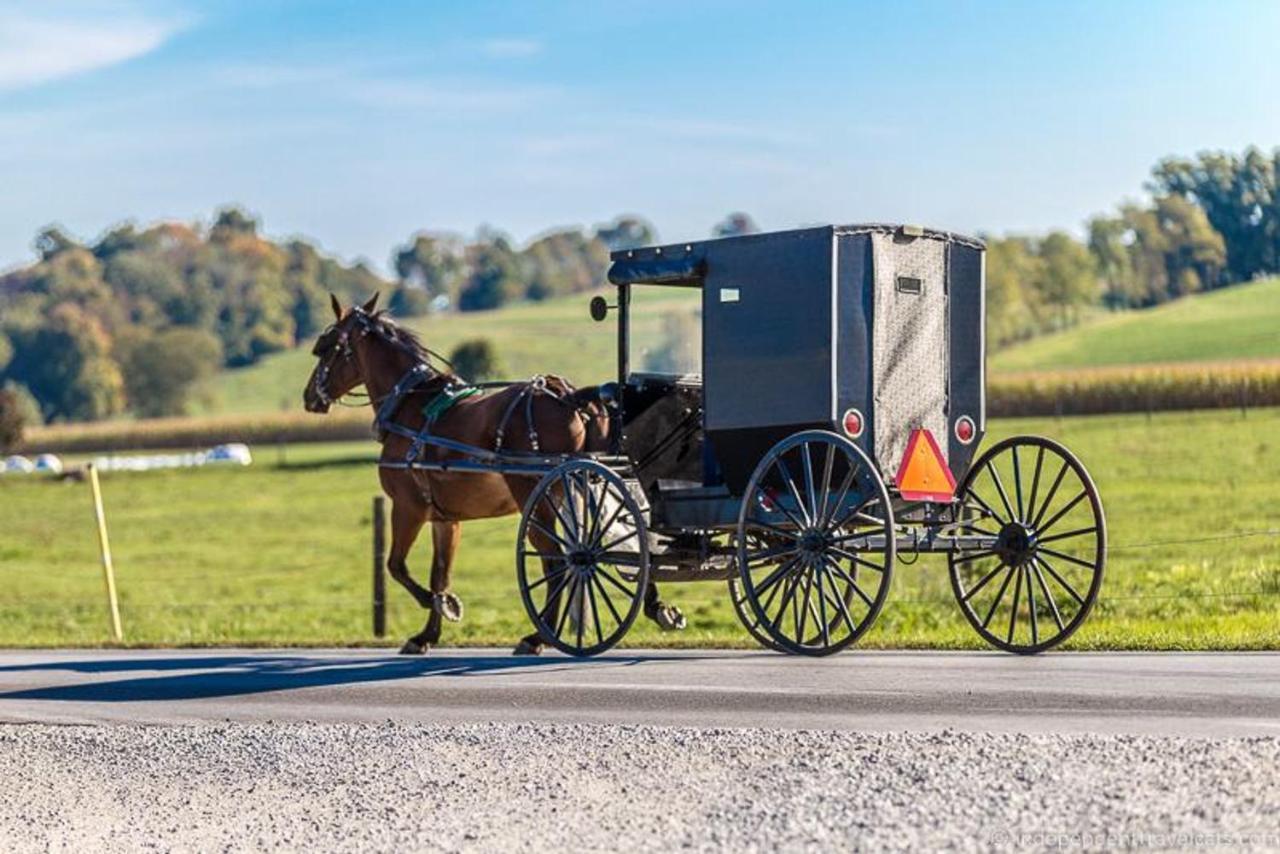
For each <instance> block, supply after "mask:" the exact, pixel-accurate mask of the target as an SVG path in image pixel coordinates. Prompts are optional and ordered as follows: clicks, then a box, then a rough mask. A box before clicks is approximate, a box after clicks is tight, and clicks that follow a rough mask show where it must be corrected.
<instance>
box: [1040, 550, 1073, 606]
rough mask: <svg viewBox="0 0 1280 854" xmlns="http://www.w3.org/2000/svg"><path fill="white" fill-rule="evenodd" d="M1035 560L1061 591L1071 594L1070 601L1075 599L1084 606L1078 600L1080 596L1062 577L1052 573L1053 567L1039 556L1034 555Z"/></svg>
mask: <svg viewBox="0 0 1280 854" xmlns="http://www.w3.org/2000/svg"><path fill="white" fill-rule="evenodd" d="M1035 560H1037V561H1039V562H1040V565H1041V566H1043V567H1044V571H1045V572H1047V573H1049V575H1050V576H1051V577H1052V578H1053V580H1054V581H1056V582H1058V584H1059V585H1060V586H1061V587H1062V589H1063V590H1066V591H1067V592H1068V593H1070V594H1071V598H1072V599H1075V600H1076V601H1077V602H1079V603H1080V604H1081V605H1083V604H1084V600H1083V599H1081V598H1080V594H1079V593H1077V592H1076V589H1075V588H1074V587H1072V586H1071V585H1070V584H1068V583H1067V582H1066V581H1064V580H1063V578H1062V576H1061V575H1058V573H1057V572H1055V571H1054V569H1053V566H1052V565H1050V563H1049V561H1047V560H1045V559H1044V558H1043V557H1041V556H1040V555H1036V556H1035Z"/></svg>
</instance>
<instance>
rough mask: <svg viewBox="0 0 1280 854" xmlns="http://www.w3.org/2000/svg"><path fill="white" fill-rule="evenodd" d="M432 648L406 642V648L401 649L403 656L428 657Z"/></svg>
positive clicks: (409, 641)
mask: <svg viewBox="0 0 1280 854" xmlns="http://www.w3.org/2000/svg"><path fill="white" fill-rule="evenodd" d="M428 649H430V647H429V646H428V645H426V644H420V643H414V642H413V641H411V640H407V641H405V642H404V646H402V647H400V654H401V655H426V654H427V650H428Z"/></svg>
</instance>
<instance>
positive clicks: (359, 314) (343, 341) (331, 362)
mask: <svg viewBox="0 0 1280 854" xmlns="http://www.w3.org/2000/svg"><path fill="white" fill-rule="evenodd" d="M329 302H330V304H331V305H332V306H333V316H334V322H333V323H332V324H330V325H329V327H328V328H327V329H325V330H324V331H323V332H321V333H320V337H319V338H317V339H316V343H315V346H314V347H312V348H311V354H312V355H313V356H315V357H316V366H315V368H314V369H312V371H311V377H310V378H309V379H308V380H307V385H306V388H304V389H303V391H302V402H303V405H304V406H305V407H306V410H307V411H308V412H317V413H322V414H323V413H325V412H328V411H329V408H330V407H331V406H333V404H334V403H335V402H336V401H338V400H339V399H340V398H342V397H343V396H344V395H346V394H348V393H349V392H350V391H351V390H352V389H354V388H355V387H356V386H358V385H362V384H363V383H364V374H363V371H362V370H361V367H360V362H359V359H358V358H357V357H356V350H355V346H354V345H355V341H356V339H357V338H359V337H360V336H362V335H363V334H365V332H367V331H368V326H367V324H368V321H369V318H370V316H371V315H372V313H373V310H374V307H375V306H376V305H377V304H378V295H377V294H374V295H373V298H372V299H370V300H369V301H368V302H366V303H365V304H364V305H362V306H353V307H352V308H350V309H348V310H344V309H343V308H342V304H341V303H339V302H338V298H337V297H335V296H334V295H333V294H330V295H329Z"/></svg>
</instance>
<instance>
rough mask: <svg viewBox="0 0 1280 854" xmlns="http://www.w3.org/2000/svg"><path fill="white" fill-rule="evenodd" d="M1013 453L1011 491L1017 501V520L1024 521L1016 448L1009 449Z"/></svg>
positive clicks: (1020, 472) (1020, 470) (1019, 469)
mask: <svg viewBox="0 0 1280 854" xmlns="http://www.w3.org/2000/svg"><path fill="white" fill-rule="evenodd" d="M1009 450H1010V451H1012V452H1013V491H1014V495H1015V496H1017V499H1018V519H1020V520H1021V519H1025V518H1026V516H1025V515H1024V514H1023V509H1022V466H1021V465H1020V464H1019V463H1018V446H1017V445H1014V446H1013V447H1012V448H1010V449H1009Z"/></svg>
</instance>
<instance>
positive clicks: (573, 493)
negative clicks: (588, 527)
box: [560, 472, 584, 543]
mask: <svg viewBox="0 0 1280 854" xmlns="http://www.w3.org/2000/svg"><path fill="white" fill-rule="evenodd" d="M570 482H571V478H570V477H569V473H568V472H566V473H565V474H562V475H560V488H561V489H563V490H564V503H565V504H567V505H569V518H570V519H572V520H573V541H574V542H575V543H581V542H584V540H583V537H582V535H583V533H584V531H583V529H582V523H581V522H579V521H578V494H577V490H575V489H573V488H572V487H571V486H570Z"/></svg>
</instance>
